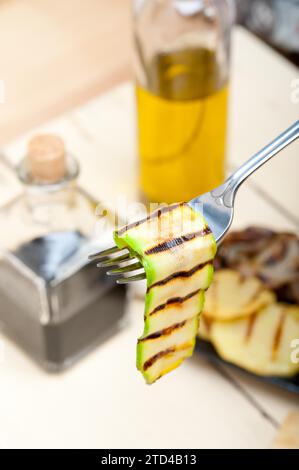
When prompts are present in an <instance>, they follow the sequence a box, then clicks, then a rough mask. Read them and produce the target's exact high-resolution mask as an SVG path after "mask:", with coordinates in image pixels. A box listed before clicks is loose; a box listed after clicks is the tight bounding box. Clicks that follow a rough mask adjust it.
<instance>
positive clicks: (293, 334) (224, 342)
mask: <svg viewBox="0 0 299 470" xmlns="http://www.w3.org/2000/svg"><path fill="white" fill-rule="evenodd" d="M210 338H211V341H212V343H213V345H214V347H215V348H216V350H217V352H218V354H219V355H220V356H221V357H222V358H223V359H225V360H226V361H229V362H232V363H234V364H236V365H238V366H240V367H243V368H244V369H247V370H249V371H250V372H254V373H255V374H258V375H276V376H284V377H291V376H293V375H295V374H296V373H298V372H299V363H296V361H295V360H294V358H293V357H292V356H293V354H292V353H294V343H293V341H294V340H296V339H298V338H299V307H297V306H291V305H288V304H283V303H276V304H271V305H268V306H267V307H265V308H264V309H262V310H261V311H260V312H259V313H258V314H253V315H251V316H248V317H246V318H241V319H238V320H234V321H231V322H220V321H215V322H213V325H212V328H211V330H210Z"/></svg>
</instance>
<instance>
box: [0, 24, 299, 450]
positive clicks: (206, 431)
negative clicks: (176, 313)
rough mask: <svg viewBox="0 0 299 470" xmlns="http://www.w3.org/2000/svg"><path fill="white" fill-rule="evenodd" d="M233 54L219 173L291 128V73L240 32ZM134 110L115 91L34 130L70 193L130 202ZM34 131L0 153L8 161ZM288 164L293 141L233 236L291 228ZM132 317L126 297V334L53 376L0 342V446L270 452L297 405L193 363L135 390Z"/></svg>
mask: <svg viewBox="0 0 299 470" xmlns="http://www.w3.org/2000/svg"><path fill="white" fill-rule="evenodd" d="M233 50H234V53H233V66H232V83H231V108H230V109H231V116H230V133H229V166H230V167H233V166H236V165H238V164H239V163H241V162H242V161H244V160H245V159H247V158H248V157H249V156H250V155H251V154H252V153H253V152H254V151H256V150H258V149H259V147H261V146H263V145H264V144H266V143H267V142H268V141H269V140H270V139H271V138H273V137H275V136H276V134H277V133H279V132H280V131H282V130H283V129H284V128H285V127H287V126H288V125H290V124H291V123H292V122H293V121H295V120H296V119H297V118H298V109H299V104H298V103H295V102H293V101H292V100H291V93H292V82H293V80H294V79H296V78H298V75H299V73H298V70H297V69H296V68H295V67H294V66H292V65H291V64H290V63H288V62H287V61H285V60H284V59H282V58H281V57H280V56H278V55H277V54H276V53H275V52H273V51H272V50H270V49H269V48H268V47H267V46H265V45H264V44H262V43H261V42H260V41H259V40H257V39H255V38H253V37H252V36H251V35H250V34H249V33H247V32H245V31H244V30H241V29H236V31H235V34H234V48H233ZM133 101H134V100H133V86H132V84H130V83H125V84H123V85H121V86H120V87H118V88H117V89H114V90H112V91H111V92H109V93H107V94H105V95H103V96H101V97H98V98H96V99H94V100H93V101H91V102H89V103H87V104H86V105H85V106H83V107H81V108H80V109H76V110H74V111H72V112H71V113H68V114H67V115H64V116H62V117H61V118H59V119H56V120H55V121H52V122H50V123H46V124H45V125H43V126H42V127H40V128H39V130H41V129H42V130H47V131H54V132H57V133H59V134H60V135H61V136H62V137H64V138H65V140H66V142H67V145H68V147H69V148H70V150H71V151H73V152H74V154H76V155H77V156H78V158H79V159H80V160H81V162H82V167H83V171H82V174H81V178H80V182H81V184H82V185H83V186H84V187H86V188H87V189H89V191H91V192H92V193H93V194H94V195H95V196H96V197H98V198H101V199H104V200H109V202H111V201H113V199H114V198H115V193H116V188H117V191H118V193H122V194H126V195H127V197H128V198H129V199H130V200H133V199H134V198H135V197H136V184H135V177H136V175H135V172H134V167H135V144H134V142H135V135H134V105H133ZM34 132H36V129H34V130H33V131H32V132H30V133H28V134H26V135H25V136H22V137H21V138H20V139H19V140H18V141H17V142H14V143H13V144H11V145H9V146H7V147H6V148H5V149H4V151H5V153H6V155H7V156H8V158H9V160H10V162H16V161H18V160H19V158H20V157H21V156H22V154H23V152H24V142H25V141H26V140H27V139H28V137H29V136H30V135H31V134H33V133H34ZM298 162H299V160H298V144H294V145H293V146H291V147H289V148H288V149H287V150H286V151H285V152H284V153H283V154H282V155H280V156H279V157H277V158H276V159H274V160H273V162H272V163H271V164H268V165H267V166H266V167H265V168H263V169H262V170H261V171H260V172H259V173H258V174H256V175H255V176H253V177H252V179H251V180H250V181H249V183H248V184H247V185H246V186H245V187H244V188H242V189H241V190H240V195H239V196H238V201H237V209H236V219H235V223H234V226H235V227H244V226H246V225H248V224H263V225H268V226H269V227H274V228H276V229H279V230H284V229H288V230H294V231H298V227H299V214H298V195H299V191H298V168H299V165H298ZM112 176H113V181H114V182H115V184H114V186H112V185H111V180H112ZM12 187H13V190H12V191H14V192H15V191H19V187H18V185H17V184H16V183H15V182H14V184H13V186H12ZM2 195H3V194H2ZM0 196H1V193H0ZM3 197H4V196H3ZM0 201H1V198H0ZM0 301H1V299H0ZM142 310H143V304H142V301H140V300H137V299H131V301H130V302H129V304H128V320H129V322H128V326H127V327H126V328H125V329H123V330H122V332H120V333H119V334H118V335H116V336H114V337H113V338H111V339H110V340H108V341H107V342H106V343H105V344H103V345H102V346H100V347H99V348H97V349H96V350H94V351H93V352H92V353H90V354H89V355H88V356H87V357H85V358H84V359H83V360H81V362H79V363H78V364H77V365H75V366H74V367H73V368H71V369H70V370H68V371H67V372H65V373H63V374H60V375H49V374H47V373H45V372H43V371H42V370H41V369H39V367H38V366H36V365H35V363H33V362H32V361H31V360H30V359H29V358H28V357H27V356H25V355H24V354H23V352H22V351H21V350H20V349H19V348H18V347H16V346H15V345H14V344H13V343H11V342H10V341H9V340H8V339H6V337H4V336H3V335H2V336H0V390H1V400H0V448H1V447H2V448H6V447H24V448H28V447H71V448H76V447H80V448H81V447H83V448H85V447H86V448H89V447H97V448H109V449H113V448H128V447H129V448H130V447H131V448H163V447H166V448H201V447H203V448H204V447H207V448H214V447H220V448H225V447H235V448H265V447H269V446H271V443H272V441H273V439H274V436H275V434H276V431H277V427H278V426H279V425H280V423H281V422H282V420H283V419H284V417H285V416H286V414H287V413H288V412H289V411H291V410H293V409H299V400H298V397H295V396H294V395H292V394H290V393H288V392H284V391H281V390H278V389H275V388H274V387H273V386H270V385H265V384H262V383H260V382H257V381H256V380H255V379H253V378H248V377H244V376H243V375H242V374H240V373H237V372H234V371H232V370H231V369H229V368H227V367H224V366H221V367H218V368H215V366H212V365H211V364H210V363H209V362H208V361H207V360H205V359H203V358H202V357H199V356H198V355H197V354H195V355H194V357H193V358H192V359H190V360H188V361H185V363H184V364H183V365H182V366H181V367H180V368H179V369H177V370H176V371H175V372H173V373H171V374H169V375H168V376H166V377H165V378H163V379H161V380H160V381H158V382H157V383H156V384H155V385H153V386H146V385H145V384H144V381H143V379H142V377H141V375H140V374H139V373H138V372H137V371H136V369H135V344H136V338H137V337H138V336H139V335H140V332H141V331H142V321H143V311H142Z"/></svg>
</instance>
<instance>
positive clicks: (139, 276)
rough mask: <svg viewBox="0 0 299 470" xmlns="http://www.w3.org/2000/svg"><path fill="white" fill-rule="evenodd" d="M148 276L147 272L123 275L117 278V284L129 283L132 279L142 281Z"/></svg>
mask: <svg viewBox="0 0 299 470" xmlns="http://www.w3.org/2000/svg"><path fill="white" fill-rule="evenodd" d="M145 278H146V275H145V273H141V274H136V275H135V276H128V277H121V278H120V279H116V282H117V284H129V282H131V281H142V280H143V279H145Z"/></svg>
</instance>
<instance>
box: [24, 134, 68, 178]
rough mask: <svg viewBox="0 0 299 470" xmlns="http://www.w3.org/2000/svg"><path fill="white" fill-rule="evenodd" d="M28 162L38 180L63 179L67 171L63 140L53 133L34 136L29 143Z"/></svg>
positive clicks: (31, 171)
mask: <svg viewBox="0 0 299 470" xmlns="http://www.w3.org/2000/svg"><path fill="white" fill-rule="evenodd" d="M27 164H28V167H29V171H30V173H31V175H32V176H33V178H34V179H36V180H39V181H42V182H45V183H55V182H56V181H59V180H61V179H63V178H64V176H65V174H66V171H67V163H66V155H65V147H64V142H63V140H62V139H61V138H60V137H58V136H56V135H52V134H41V135H37V136H35V137H33V138H32V139H31V140H30V141H29V143H28V148H27Z"/></svg>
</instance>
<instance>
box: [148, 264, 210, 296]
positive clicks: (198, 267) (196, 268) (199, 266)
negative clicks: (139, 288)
mask: <svg viewBox="0 0 299 470" xmlns="http://www.w3.org/2000/svg"><path fill="white" fill-rule="evenodd" d="M209 265H210V266H211V265H212V262H211V260H209V261H206V262H205V263H201V264H197V265H196V266H194V267H193V268H191V269H190V270H189V271H177V272H176V273H173V274H170V276H167V277H165V278H164V279H162V280H161V281H157V282H155V283H154V284H152V285H151V286H149V287H148V288H147V291H146V292H147V293H148V292H149V291H150V290H151V289H152V288H153V287H160V286H165V285H166V284H168V283H169V282H170V281H172V280H173V279H177V278H181V277H182V278H184V279H185V278H188V277H191V276H193V274H195V273H196V272H197V271H200V270H201V269H203V268H205V267H206V266H209Z"/></svg>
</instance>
